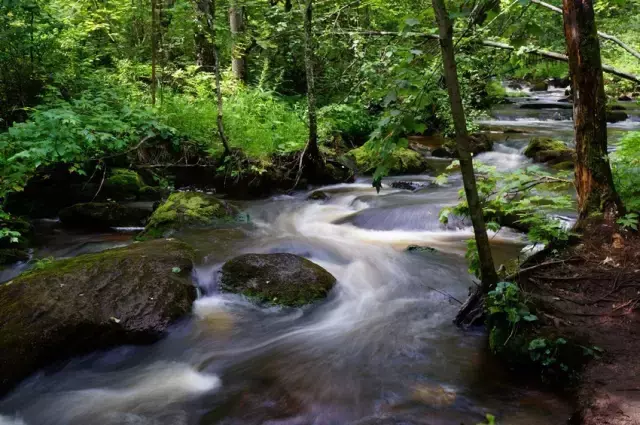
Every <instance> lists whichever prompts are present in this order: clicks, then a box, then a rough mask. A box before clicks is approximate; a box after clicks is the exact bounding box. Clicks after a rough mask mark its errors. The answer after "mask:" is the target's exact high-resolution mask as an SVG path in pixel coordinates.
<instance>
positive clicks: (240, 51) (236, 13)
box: [229, 0, 246, 82]
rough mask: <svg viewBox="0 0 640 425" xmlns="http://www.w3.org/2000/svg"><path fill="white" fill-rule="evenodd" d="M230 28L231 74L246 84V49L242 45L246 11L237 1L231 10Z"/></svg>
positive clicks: (233, 3) (234, 0)
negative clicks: (241, 39)
mask: <svg viewBox="0 0 640 425" xmlns="http://www.w3.org/2000/svg"><path fill="white" fill-rule="evenodd" d="M229 28H230V29H231V72H232V74H233V77H234V78H235V79H237V80H238V81H243V82H246V60H245V49H244V47H242V45H241V43H240V38H241V35H242V33H243V32H244V10H243V8H242V6H239V5H238V3H237V0H233V1H232V2H231V7H230V8H229Z"/></svg>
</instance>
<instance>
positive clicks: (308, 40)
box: [304, 0, 320, 162]
mask: <svg viewBox="0 0 640 425" xmlns="http://www.w3.org/2000/svg"><path fill="white" fill-rule="evenodd" d="M312 25H313V0H306V1H305V7H304V64H305V71H306V76H307V100H308V109H309V141H308V142H307V148H306V155H307V158H308V160H309V161H310V162H317V160H318V159H319V158H320V151H319V149H318V116H317V111H316V88H315V76H314V63H315V61H314V46H313V28H312Z"/></svg>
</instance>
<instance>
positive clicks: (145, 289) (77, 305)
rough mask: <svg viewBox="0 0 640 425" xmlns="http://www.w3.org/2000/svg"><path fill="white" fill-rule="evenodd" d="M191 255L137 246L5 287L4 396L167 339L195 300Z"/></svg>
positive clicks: (160, 245) (1, 335)
mask: <svg viewBox="0 0 640 425" xmlns="http://www.w3.org/2000/svg"><path fill="white" fill-rule="evenodd" d="M193 255H194V254H193V251H192V249H191V248H190V247H188V246H187V245H185V244H183V243H180V242H176V241H167V240H159V241H153V242H146V243H139V244H134V245H131V246H129V247H126V248H120V249H114V250H109V251H105V252H102V253H98V254H88V255H82V256H79V257H76V258H72V259H67V260H59V261H54V262H53V263H51V264H47V265H46V266H44V267H43V268H42V269H39V270H32V271H30V272H27V273H24V274H22V275H20V276H18V277H17V278H15V279H13V280H12V281H9V282H7V283H5V284H2V285H0V379H1V381H0V393H4V392H6V391H8V390H9V389H10V388H11V387H12V386H13V385H15V384H16V383H18V382H19V381H20V380H21V379H23V378H25V377H27V376H28V375H29V374H31V373H33V372H35V371H36V370H37V369H39V368H41V367H44V366H46V365H48V364H50V363H52V362H55V361H60V360H65V359H68V358H70V357H72V356H76V355H80V354H84V353H87V352H90V351H93V350H98V349H103V348H108V347H112V346H114V345H120V344H132V343H133V344H137V343H149V342H153V341H155V340H157V339H158V338H160V337H161V336H163V334H164V333H165V332H166V330H167V328H168V327H169V325H170V324H171V323H173V322H175V321H176V320H177V319H179V318H180V317H182V316H184V315H185V314H187V313H189V312H190V311H191V304H192V302H193V301H194V300H195V298H196V288H195V286H193V284H192V283H191V279H190V275H191V269H192V266H193V263H192V259H193Z"/></svg>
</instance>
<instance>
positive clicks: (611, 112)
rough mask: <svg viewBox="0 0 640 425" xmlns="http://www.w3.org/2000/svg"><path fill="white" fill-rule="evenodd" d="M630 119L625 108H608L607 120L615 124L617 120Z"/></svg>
mask: <svg viewBox="0 0 640 425" xmlns="http://www.w3.org/2000/svg"><path fill="white" fill-rule="evenodd" d="M628 119H629V114H627V113H626V112H625V111H623V110H617V109H613V108H607V122H608V123H610V124H615V123H617V122H622V121H626V120H628Z"/></svg>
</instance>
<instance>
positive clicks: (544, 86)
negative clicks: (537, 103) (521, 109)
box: [531, 81, 549, 91]
mask: <svg viewBox="0 0 640 425" xmlns="http://www.w3.org/2000/svg"><path fill="white" fill-rule="evenodd" d="M548 89H549V83H547V82H546V81H536V82H535V83H533V84H532V85H531V91H547V90H548Z"/></svg>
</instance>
